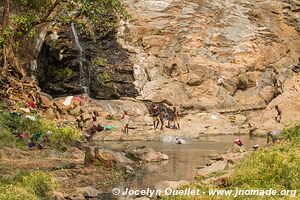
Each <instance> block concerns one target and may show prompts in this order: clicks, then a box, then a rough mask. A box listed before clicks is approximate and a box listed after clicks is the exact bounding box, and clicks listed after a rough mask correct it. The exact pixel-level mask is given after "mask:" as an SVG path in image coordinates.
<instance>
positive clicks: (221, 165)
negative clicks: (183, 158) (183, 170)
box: [196, 161, 228, 177]
mask: <svg viewBox="0 0 300 200" xmlns="http://www.w3.org/2000/svg"><path fill="white" fill-rule="evenodd" d="M227 168H228V162H226V161H217V162H215V163H213V164H212V165H210V166H207V167H204V168H202V169H199V170H198V171H197V173H196V176H197V177H205V176H207V175H209V174H211V173H213V172H219V171H223V170H225V169H227Z"/></svg>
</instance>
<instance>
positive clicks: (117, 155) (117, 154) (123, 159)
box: [113, 152, 134, 164]
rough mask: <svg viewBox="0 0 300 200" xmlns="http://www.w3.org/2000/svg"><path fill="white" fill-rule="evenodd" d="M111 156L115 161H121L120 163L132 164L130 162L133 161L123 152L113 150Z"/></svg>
mask: <svg viewBox="0 0 300 200" xmlns="http://www.w3.org/2000/svg"><path fill="white" fill-rule="evenodd" d="M113 157H114V158H115V159H116V162H117V163H121V164H132V163H134V162H133V160H131V159H129V158H126V157H125V153H121V152H115V153H113Z"/></svg>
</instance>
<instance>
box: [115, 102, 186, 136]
mask: <svg viewBox="0 0 300 200" xmlns="http://www.w3.org/2000/svg"><path fill="white" fill-rule="evenodd" d="M151 115H152V118H153V127H154V130H156V129H157V128H158V127H159V126H160V130H164V127H166V128H173V129H180V125H179V111H178V110H177V108H176V107H175V106H174V107H173V109H172V111H171V112H167V109H166V108H165V107H160V106H159V105H158V104H156V103H153V104H152V105H151ZM131 116H132V115H130V114H129V112H128V111H127V110H125V111H124V113H123V115H122V116H121V117H120V118H119V119H120V120H123V124H124V125H123V132H124V133H125V134H128V132H129V123H130V120H131ZM165 120H167V122H168V123H167V125H166V126H165Z"/></svg>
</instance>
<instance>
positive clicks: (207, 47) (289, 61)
mask: <svg viewBox="0 0 300 200" xmlns="http://www.w3.org/2000/svg"><path fill="white" fill-rule="evenodd" d="M124 3H125V4H126V5H127V7H128V8H127V9H128V11H129V13H130V14H131V15H132V19H131V20H130V21H129V22H123V24H122V26H121V27H120V29H119V41H120V43H121V44H122V46H123V47H124V48H126V49H128V50H129V51H130V52H132V53H131V54H130V59H131V61H132V63H134V65H133V69H134V78H135V82H134V84H135V86H136V88H137V90H138V91H139V96H138V97H137V99H141V100H152V101H156V102H164V103H167V104H169V105H178V106H181V108H183V109H184V110H190V111H189V112H191V113H195V112H201V111H204V110H206V111H211V112H213V111H218V112H224V113H226V112H234V111H237V112H238V111H244V110H245V111H246V110H247V111H249V110H250V111H251V110H262V111H256V112H255V114H249V113H245V114H246V115H249V117H250V118H251V119H252V118H255V117H256V115H257V114H258V113H259V116H265V118H264V120H262V119H259V117H257V119H256V120H254V121H252V120H249V122H250V123H253V124H256V123H259V124H261V123H264V122H267V123H266V125H268V129H270V128H276V127H278V128H282V124H284V123H288V122H290V121H293V120H295V119H299V118H300V115H299V114H298V113H299V112H297V109H299V106H298V105H297V104H296V102H297V100H296V99H297V98H298V97H299V90H298V89H297V88H299V82H298V81H297V80H298V79H299V77H300V76H299V74H298V70H297V65H298V66H299V62H300V60H299V57H300V37H299V34H300V23H299V20H300V19H299V16H300V1H297V0H289V1H286V0H282V1H281V0H272V1H270V0H256V1H248V0H226V1H223V0H220V1H219V0H214V1H208V0H196V1H195V0H187V1H180V0H159V1H158V0H124ZM220 76H225V85H224V87H219V86H217V84H216V81H217V79H218V78H219V77H220ZM270 102H271V103H270ZM275 104H278V105H279V106H280V107H282V109H283V110H284V111H283V120H282V124H281V125H278V124H276V123H275V121H274V117H275V116H276V112H275V111H274V110H273V108H274V106H275ZM287 104H288V106H287ZM265 108H267V109H266V110H264V109H265ZM292 110H293V111H292ZM291 112H293V113H294V114H290V113H291ZM261 113H263V114H262V115H261ZM263 131H264V129H262V131H261V132H263Z"/></svg>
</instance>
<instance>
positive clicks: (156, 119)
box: [151, 103, 180, 130]
mask: <svg viewBox="0 0 300 200" xmlns="http://www.w3.org/2000/svg"><path fill="white" fill-rule="evenodd" d="M151 114H152V117H153V127H154V130H156V129H157V128H158V127H159V124H160V130H164V127H165V120H167V121H168V124H167V126H166V127H167V128H174V129H180V125H179V121H178V119H179V111H178V110H177V108H176V107H175V106H174V107H173V110H172V112H171V113H169V112H167V110H166V108H165V107H161V108H160V107H159V106H158V105H157V104H155V103H153V104H152V105H151ZM172 123H173V124H172Z"/></svg>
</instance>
